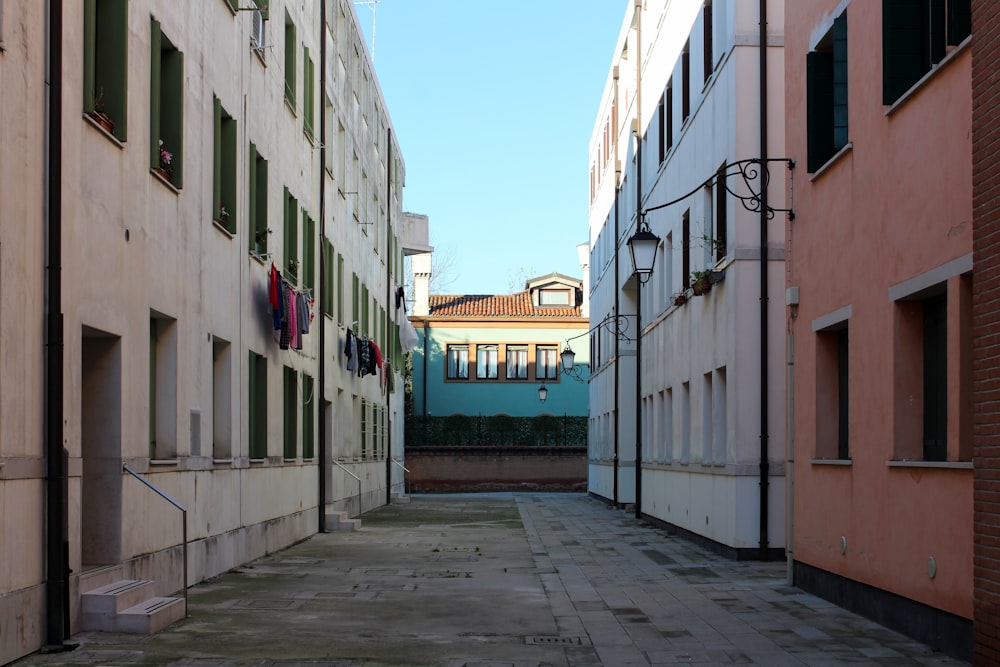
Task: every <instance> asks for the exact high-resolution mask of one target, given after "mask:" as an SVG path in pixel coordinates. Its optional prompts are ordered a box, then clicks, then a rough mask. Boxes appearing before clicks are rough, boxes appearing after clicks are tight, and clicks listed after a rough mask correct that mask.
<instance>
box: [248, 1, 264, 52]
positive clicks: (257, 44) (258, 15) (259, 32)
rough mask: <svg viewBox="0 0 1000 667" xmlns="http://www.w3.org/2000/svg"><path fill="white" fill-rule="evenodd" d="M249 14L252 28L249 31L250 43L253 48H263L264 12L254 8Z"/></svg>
mask: <svg viewBox="0 0 1000 667" xmlns="http://www.w3.org/2000/svg"><path fill="white" fill-rule="evenodd" d="M251 16H252V17H253V28H252V30H251V32H250V44H251V45H252V46H253V48H255V49H263V48H264V12H262V11H260V10H259V9H255V10H254V11H253V12H252V14H251Z"/></svg>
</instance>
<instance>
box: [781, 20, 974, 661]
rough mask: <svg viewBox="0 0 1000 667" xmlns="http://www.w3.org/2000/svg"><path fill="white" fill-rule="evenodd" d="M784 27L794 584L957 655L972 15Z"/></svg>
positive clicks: (968, 367) (964, 632) (967, 650)
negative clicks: (792, 165)
mask: <svg viewBox="0 0 1000 667" xmlns="http://www.w3.org/2000/svg"><path fill="white" fill-rule="evenodd" d="M785 20H786V24H785V73H786V80H785V90H786V96H787V97H786V146H787V150H788V156H789V157H790V158H792V159H794V160H795V161H796V163H797V165H798V167H799V168H797V169H796V172H797V173H796V179H795V183H794V194H793V208H794V210H795V218H794V221H792V222H790V223H789V229H788V236H787V238H788V254H787V268H788V291H787V298H786V301H787V303H788V341H787V347H788V359H789V369H790V372H789V376H788V377H789V383H790V386H789V391H788V395H789V397H790V398H789V406H788V407H789V418H790V424H791V427H792V428H791V433H792V436H793V444H792V445H791V448H790V456H789V459H790V466H789V472H788V478H789V485H788V493H789V507H790V508H791V512H790V514H789V521H788V530H789V545H790V552H791V553H790V554H789V556H790V558H789V560H790V564H791V568H792V574H793V578H794V583H795V584H796V585H798V586H801V587H803V588H805V589H807V590H810V591H812V592H815V593H817V594H819V595H822V596H824V597H827V598H828V599H831V600H833V601H834V602H836V603H838V604H840V605H843V606H845V607H848V608H850V609H852V610H855V611H857V612H860V613H862V614H864V615H867V616H869V617H871V618H874V619H875V620H877V621H879V622H881V623H883V624H885V625H888V626H890V627H894V628H896V629H898V630H901V631H903V632H905V633H907V634H909V635H911V636H914V637H916V638H918V639H920V640H921V641H924V642H927V643H929V644H931V645H932V646H935V647H937V648H940V649H941V650H943V651H946V652H948V653H950V654H952V655H957V656H960V657H965V658H969V657H971V652H972V621H971V619H972V612H973V504H972V501H973V469H972V438H971V430H972V412H971V387H972V379H971V378H972V361H971V324H972V270H973V260H972V223H971V221H972V88H971V76H972V48H971V41H972V38H971V36H970V35H971V21H970V2H969V0H942V1H941V2H921V1H905V2H904V1H901V0H900V1H897V0H882V1H881V2H880V1H879V0H853V1H851V0H814V1H811V2H790V3H787V4H786V7H785Z"/></svg>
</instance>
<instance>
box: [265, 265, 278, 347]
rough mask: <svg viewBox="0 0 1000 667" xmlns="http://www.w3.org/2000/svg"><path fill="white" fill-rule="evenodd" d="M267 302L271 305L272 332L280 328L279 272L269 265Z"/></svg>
mask: <svg viewBox="0 0 1000 667" xmlns="http://www.w3.org/2000/svg"><path fill="white" fill-rule="evenodd" d="M267 300H268V303H270V304H271V316H272V318H273V320H274V330H275V331H277V330H278V329H280V328H281V272H280V271H278V269H277V268H276V267H275V266H274V264H271V273H270V275H269V276H268V286H267Z"/></svg>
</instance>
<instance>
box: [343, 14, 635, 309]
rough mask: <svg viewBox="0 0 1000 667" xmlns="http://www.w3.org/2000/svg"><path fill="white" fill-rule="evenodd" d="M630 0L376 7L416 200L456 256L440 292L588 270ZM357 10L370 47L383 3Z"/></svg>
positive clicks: (412, 206)
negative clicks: (593, 146) (610, 91)
mask: <svg viewBox="0 0 1000 667" xmlns="http://www.w3.org/2000/svg"><path fill="white" fill-rule="evenodd" d="M628 2H629V0H516V1H513V2H498V1H496V0H474V1H472V2H463V1H461V0H450V1H447V0H381V1H380V2H379V3H378V5H377V6H376V9H375V21H376V24H375V45H374V52H375V71H376V74H377V76H378V79H379V84H380V85H381V87H382V94H383V95H384V97H385V100H386V105H387V106H388V110H389V115H390V117H391V118H392V123H393V127H394V128H395V132H396V136H397V139H398V141H399V144H400V147H401V150H402V154H403V159H404V161H405V163H406V188H405V190H404V191H403V208H404V210H406V211H410V212H413V213H422V214H425V215H427V216H428V217H429V220H430V230H431V231H430V235H431V245H433V246H434V247H435V250H436V253H435V254H436V255H438V254H440V256H441V257H442V258H444V259H445V261H446V264H447V265H446V268H445V271H444V272H443V273H445V274H446V275H444V276H443V278H444V280H443V284H441V288H440V291H444V292H447V293H451V294H502V293H506V292H508V291H510V289H511V288H512V286H514V285H516V287H513V289H515V290H519V289H522V288H523V279H524V278H530V277H534V276H538V275H544V274H547V273H551V272H553V271H558V272H559V273H564V274H567V275H570V276H574V277H582V273H581V270H580V265H579V262H578V260H577V254H576V246H577V245H578V244H580V243H585V242H586V241H587V235H588V231H587V209H588V201H587V197H588V188H589V167H588V144H589V141H590V134H591V131H592V130H593V125H594V121H595V119H596V117H597V111H598V105H599V103H600V97H601V93H602V92H603V90H604V83H605V80H606V78H607V75H608V70H609V68H610V66H611V59H612V52H613V50H614V46H615V41H616V40H617V38H618V31H619V28H620V27H621V22H622V19H623V18H624V16H625V9H626V7H627V5H628ZM355 11H356V12H357V14H358V19H359V21H360V23H361V26H362V28H363V30H364V31H365V34H366V37H367V42H368V48H369V51H371V49H372V42H371V30H372V11H371V8H370V7H369V6H367V5H365V4H357V5H355ZM449 259H450V261H449ZM432 287H433V285H432ZM435 291H438V290H435Z"/></svg>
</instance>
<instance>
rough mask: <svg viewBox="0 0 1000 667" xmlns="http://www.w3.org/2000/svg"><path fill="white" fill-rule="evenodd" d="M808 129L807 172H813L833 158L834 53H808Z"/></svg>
mask: <svg viewBox="0 0 1000 667" xmlns="http://www.w3.org/2000/svg"><path fill="white" fill-rule="evenodd" d="M806 124H807V127H806V130H807V133H808V151H809V160H808V163H809V164H808V171H809V172H810V173H813V172H815V171H817V170H818V169H819V168H820V167H822V166H823V165H824V164H826V161H827V160H829V159H830V157H831V156H832V155H833V152H834V151H833V54H832V53H830V52H829V51H810V52H809V53H807V54H806Z"/></svg>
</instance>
